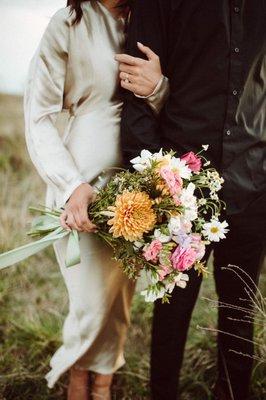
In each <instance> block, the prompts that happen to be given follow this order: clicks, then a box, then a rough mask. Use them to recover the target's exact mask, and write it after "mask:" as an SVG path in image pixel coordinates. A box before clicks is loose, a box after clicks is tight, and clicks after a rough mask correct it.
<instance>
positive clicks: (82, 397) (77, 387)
mask: <svg viewBox="0 0 266 400" xmlns="http://www.w3.org/2000/svg"><path fill="white" fill-rule="evenodd" d="M67 400H89V373H88V371H84V370H79V369H77V368H75V367H73V368H71V370H70V380H69V385H68V391H67Z"/></svg>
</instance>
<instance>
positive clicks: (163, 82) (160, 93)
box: [135, 76, 170, 115]
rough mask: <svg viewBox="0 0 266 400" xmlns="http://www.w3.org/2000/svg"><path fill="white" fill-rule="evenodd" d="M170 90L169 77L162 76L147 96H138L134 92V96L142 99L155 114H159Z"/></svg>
mask: <svg viewBox="0 0 266 400" xmlns="http://www.w3.org/2000/svg"><path fill="white" fill-rule="evenodd" d="M169 92H170V85H169V79H168V78H167V77H166V76H163V77H162V79H160V81H159V82H158V84H157V86H156V88H155V89H154V91H153V92H152V93H151V94H150V95H149V96H140V95H137V94H135V96H136V97H138V98H140V99H144V100H145V101H146V103H147V104H148V105H149V106H150V107H151V109H152V110H153V111H154V113H155V114H157V115H158V114H160V111H161V110H162V108H163V106H164V105H165V103H166V101H167V99H168V97H169Z"/></svg>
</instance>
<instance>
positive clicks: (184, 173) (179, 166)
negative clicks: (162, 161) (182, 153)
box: [169, 157, 192, 179]
mask: <svg viewBox="0 0 266 400" xmlns="http://www.w3.org/2000/svg"><path fill="white" fill-rule="evenodd" d="M169 165H170V167H171V168H172V170H173V171H175V172H177V173H178V174H179V175H180V177H181V178H182V179H190V178H191V175H192V171H191V169H190V168H189V167H188V165H187V163H186V161H185V160H181V159H180V158H176V157H172V159H171V161H170V163H169Z"/></svg>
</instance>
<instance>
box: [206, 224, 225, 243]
mask: <svg viewBox="0 0 266 400" xmlns="http://www.w3.org/2000/svg"><path fill="white" fill-rule="evenodd" d="M228 232H229V229H228V223H227V222H226V221H223V222H220V221H218V219H212V221H211V222H206V223H205V224H204V225H203V231H202V233H203V235H204V236H205V237H206V238H207V239H208V240H210V241H211V242H219V241H220V240H221V239H225V237H226V236H225V235H226V233H228Z"/></svg>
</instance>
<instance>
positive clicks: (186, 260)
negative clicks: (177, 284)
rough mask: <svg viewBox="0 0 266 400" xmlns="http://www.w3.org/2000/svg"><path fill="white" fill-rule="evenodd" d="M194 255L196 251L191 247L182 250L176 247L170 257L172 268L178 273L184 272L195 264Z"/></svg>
mask: <svg viewBox="0 0 266 400" xmlns="http://www.w3.org/2000/svg"><path fill="white" fill-rule="evenodd" d="M196 255H197V254H196V251H195V250H194V249H192V248H191V247H189V248H187V249H183V248H182V247H180V246H178V247H177V248H176V249H175V251H174V252H173V254H172V256H171V261H172V264H173V268H174V269H177V270H178V271H180V272H182V271H186V270H187V269H189V268H190V267H192V266H193V264H195V262H196V259H197V258H196Z"/></svg>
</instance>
